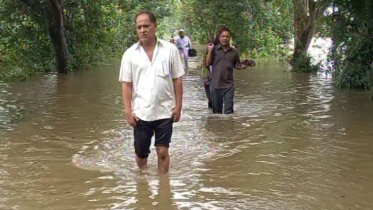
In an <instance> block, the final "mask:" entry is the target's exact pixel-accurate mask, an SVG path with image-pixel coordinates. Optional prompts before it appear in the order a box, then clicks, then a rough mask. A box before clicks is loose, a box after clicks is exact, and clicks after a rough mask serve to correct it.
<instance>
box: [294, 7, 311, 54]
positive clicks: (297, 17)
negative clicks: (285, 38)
mask: <svg viewBox="0 0 373 210" xmlns="http://www.w3.org/2000/svg"><path fill="white" fill-rule="evenodd" d="M294 7H295V8H294V11H295V14H294V28H295V40H294V44H295V47H294V53H293V59H294V58H298V57H299V56H300V55H305V54H307V50H308V48H309V46H310V43H311V40H312V37H313V34H314V32H315V29H316V26H315V23H316V15H317V14H316V13H317V9H316V2H314V1H313V0H295V1H294Z"/></svg>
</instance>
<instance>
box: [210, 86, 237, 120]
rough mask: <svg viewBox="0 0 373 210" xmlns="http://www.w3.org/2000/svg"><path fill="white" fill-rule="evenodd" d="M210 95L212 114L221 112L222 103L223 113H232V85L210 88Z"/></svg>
mask: <svg viewBox="0 0 373 210" xmlns="http://www.w3.org/2000/svg"><path fill="white" fill-rule="evenodd" d="M211 95H212V107H213V108H212V110H213V111H212V112H213V113H214V114H222V113H223V104H224V114H233V113H234V110H233V99H234V87H231V88H224V89H216V88H211Z"/></svg>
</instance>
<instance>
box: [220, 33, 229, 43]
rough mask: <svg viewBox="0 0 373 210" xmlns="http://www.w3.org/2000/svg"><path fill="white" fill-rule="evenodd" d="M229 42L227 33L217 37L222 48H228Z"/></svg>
mask: <svg viewBox="0 0 373 210" xmlns="http://www.w3.org/2000/svg"><path fill="white" fill-rule="evenodd" d="M230 40H231V34H230V33H229V32H228V31H223V32H221V34H220V35H219V41H220V44H221V45H223V46H229V41H230Z"/></svg>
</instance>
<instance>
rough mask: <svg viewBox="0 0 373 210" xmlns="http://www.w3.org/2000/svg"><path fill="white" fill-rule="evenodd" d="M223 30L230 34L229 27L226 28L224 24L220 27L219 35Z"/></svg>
mask: <svg viewBox="0 0 373 210" xmlns="http://www.w3.org/2000/svg"><path fill="white" fill-rule="evenodd" d="M224 31H228V32H229V35H231V36H232V31H231V30H229V28H227V27H225V26H224V27H223V28H221V29H220V31H219V35H221V33H223V32H224Z"/></svg>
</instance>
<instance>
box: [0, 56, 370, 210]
mask: <svg viewBox="0 0 373 210" xmlns="http://www.w3.org/2000/svg"><path fill="white" fill-rule="evenodd" d="M196 60H199V59H198V58H195V61H196ZM257 63H258V66H257V67H256V68H253V69H248V70H246V71H237V72H236V73H235V78H236V86H237V88H236V100H235V110H236V113H235V114H234V115H230V116H224V115H212V114H210V113H209V111H208V110H207V109H206V107H207V102H206V98H205V95H204V92H203V87H202V85H201V83H200V80H199V79H198V73H197V72H196V71H195V69H193V66H195V65H196V63H194V62H193V63H192V65H191V66H192V69H191V71H190V73H189V74H190V75H188V76H187V77H185V78H184V84H185V85H184V92H185V93H184V94H185V97H184V110H183V118H182V121H181V122H179V123H177V124H175V129H174V134H173V139H172V144H171V151H170V153H171V170H170V174H169V175H168V176H166V177H159V176H158V174H157V168H156V167H157V164H156V154H155V149H154V147H153V146H152V149H151V154H150V157H149V158H150V159H149V167H148V168H147V169H146V170H145V171H142V172H139V171H138V170H137V168H136V164H135V161H134V153H133V134H132V132H133V131H132V129H131V128H130V127H129V126H128V125H127V124H126V123H125V121H124V116H123V108H122V104H121V92H120V91H121V89H120V84H119V82H117V75H118V66H117V65H109V66H102V67H99V68H96V69H93V70H91V71H88V72H82V73H77V74H74V75H69V76H61V75H59V76H58V77H57V76H56V75H53V74H52V75H46V76H44V77H41V78H35V79H32V80H29V81H27V82H25V83H15V84H9V85H5V84H0V139H1V140H0V166H1V167H0V209H162V210H163V209H371V208H373V203H372V202H371V197H372V196H373V194H372V192H373V182H372V180H371V177H373V162H372V161H371V160H372V158H373V154H372V152H371V151H372V149H373V142H372V141H371V136H372V134H373V131H372V129H371V128H372V127H373V122H372V120H371V119H373V105H372V102H371V101H369V100H367V99H368V98H367V96H366V94H365V93H364V92H358V91H341V90H336V89H335V88H333V86H332V80H331V78H330V77H328V75H325V74H320V75H309V74H291V73H289V72H286V71H284V69H285V67H286V66H285V64H282V63H277V62H275V61H268V60H261V61H258V62H257ZM153 141H154V140H153Z"/></svg>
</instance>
